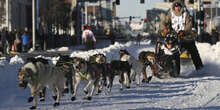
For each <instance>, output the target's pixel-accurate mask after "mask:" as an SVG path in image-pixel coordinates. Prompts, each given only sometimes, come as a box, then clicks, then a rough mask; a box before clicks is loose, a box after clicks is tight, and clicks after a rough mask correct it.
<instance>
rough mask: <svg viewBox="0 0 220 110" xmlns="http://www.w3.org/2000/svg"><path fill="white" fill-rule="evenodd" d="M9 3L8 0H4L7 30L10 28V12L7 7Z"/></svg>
mask: <svg viewBox="0 0 220 110" xmlns="http://www.w3.org/2000/svg"><path fill="white" fill-rule="evenodd" d="M9 5H10V0H6V10H5V11H6V27H7V28H8V31H9V29H10V23H9V22H10V18H9V17H10V16H9V14H10V9H9Z"/></svg>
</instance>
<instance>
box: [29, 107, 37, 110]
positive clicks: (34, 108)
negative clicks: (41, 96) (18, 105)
mask: <svg viewBox="0 0 220 110" xmlns="http://www.w3.org/2000/svg"><path fill="white" fill-rule="evenodd" d="M36 108H37V107H36V106H31V107H30V108H29V109H31V110H33V109H36Z"/></svg>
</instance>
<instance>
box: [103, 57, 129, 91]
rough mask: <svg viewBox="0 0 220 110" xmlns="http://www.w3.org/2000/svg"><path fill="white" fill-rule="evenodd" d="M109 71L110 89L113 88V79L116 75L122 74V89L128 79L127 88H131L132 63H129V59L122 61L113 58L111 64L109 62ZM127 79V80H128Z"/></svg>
mask: <svg viewBox="0 0 220 110" xmlns="http://www.w3.org/2000/svg"><path fill="white" fill-rule="evenodd" d="M106 66H107V71H109V72H110V73H108V75H107V76H108V77H109V79H110V85H109V86H110V90H111V88H112V85H113V80H114V77H115V76H116V75H119V76H120V80H119V82H120V84H121V87H120V89H121V90H122V89H123V83H124V81H126V86H127V88H130V81H131V80H130V77H129V76H130V71H131V65H130V64H129V63H128V61H120V60H113V61H111V62H110V64H107V65H106ZM126 79H127V80H126Z"/></svg>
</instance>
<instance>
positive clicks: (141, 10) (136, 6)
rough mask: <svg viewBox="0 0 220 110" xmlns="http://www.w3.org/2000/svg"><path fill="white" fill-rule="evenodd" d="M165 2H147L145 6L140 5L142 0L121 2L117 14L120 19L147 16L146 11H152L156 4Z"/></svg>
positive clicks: (117, 7) (158, 0)
mask: <svg viewBox="0 0 220 110" xmlns="http://www.w3.org/2000/svg"><path fill="white" fill-rule="evenodd" d="M162 1H163V0H145V4H140V0H120V5H117V6H116V10H117V11H116V14H117V16H119V17H127V16H140V17H141V18H144V17H145V16H146V10H147V9H152V8H154V6H155V3H158V2H162Z"/></svg>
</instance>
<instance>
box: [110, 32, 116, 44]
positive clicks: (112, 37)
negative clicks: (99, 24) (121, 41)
mask: <svg viewBox="0 0 220 110" xmlns="http://www.w3.org/2000/svg"><path fill="white" fill-rule="evenodd" d="M115 37H116V36H115V31H114V29H111V30H110V33H109V39H110V40H111V44H115Z"/></svg>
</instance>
